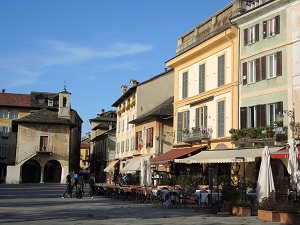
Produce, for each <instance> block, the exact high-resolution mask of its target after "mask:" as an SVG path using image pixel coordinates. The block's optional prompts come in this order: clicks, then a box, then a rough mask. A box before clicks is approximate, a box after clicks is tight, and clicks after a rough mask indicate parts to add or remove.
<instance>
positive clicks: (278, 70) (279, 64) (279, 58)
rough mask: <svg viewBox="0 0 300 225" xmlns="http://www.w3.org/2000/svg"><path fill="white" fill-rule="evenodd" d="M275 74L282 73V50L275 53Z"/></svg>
mask: <svg viewBox="0 0 300 225" xmlns="http://www.w3.org/2000/svg"><path fill="white" fill-rule="evenodd" d="M276 75H277V76H281V75H282V52H277V53H276Z"/></svg>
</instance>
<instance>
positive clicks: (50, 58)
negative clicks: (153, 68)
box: [0, 39, 153, 87]
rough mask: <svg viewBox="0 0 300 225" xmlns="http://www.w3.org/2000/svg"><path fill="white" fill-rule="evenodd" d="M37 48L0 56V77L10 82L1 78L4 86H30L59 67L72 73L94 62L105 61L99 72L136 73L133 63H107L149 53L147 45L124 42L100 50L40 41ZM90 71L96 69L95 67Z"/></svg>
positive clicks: (149, 49) (149, 48)
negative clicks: (69, 69) (68, 69)
mask: <svg viewBox="0 0 300 225" xmlns="http://www.w3.org/2000/svg"><path fill="white" fill-rule="evenodd" d="M38 44H40V45H41V46H39V45H38V46H37V47H36V45H37V44H36V42H35V46H34V47H32V46H30V47H29V50H28V51H23V52H17V53H10V54H4V53H3V52H2V53H1V55H0V73H1V74H6V76H8V77H13V78H14V79H13V80H12V79H4V78H1V79H0V81H1V82H3V83H4V85H5V86H7V87H8V86H10V87H16V86H19V85H28V84H34V83H35V82H37V81H38V79H39V77H40V76H42V75H43V74H44V73H45V72H46V71H51V70H52V69H53V68H55V69H56V70H60V69H61V67H62V66H73V67H74V68H73V69H74V70H76V67H77V66H79V64H89V63H91V62H92V61H94V60H98V59H105V60H108V62H107V64H105V65H104V66H103V67H102V68H101V69H100V67H98V69H99V70H102V71H103V70H106V71H108V70H115V69H128V70H136V69H137V67H136V66H135V65H134V64H133V63H129V62H121V63H115V62H113V63H112V62H109V61H110V60H111V59H114V58H121V57H123V56H134V55H138V54H141V53H144V52H148V51H151V50H152V49H153V47H152V46H151V45H145V44H140V43H124V42H116V43H113V44H110V45H107V46H104V47H102V48H95V47H90V46H81V45H76V44H70V43H65V42H61V41H57V40H53V39H47V40H43V41H41V42H39V43H38ZM121 60H122V59H121ZM98 65H99V63H98ZM93 67H96V68H97V66H93ZM93 73H95V71H94V72H93ZM94 79H96V77H95V76H93V77H90V80H94Z"/></svg>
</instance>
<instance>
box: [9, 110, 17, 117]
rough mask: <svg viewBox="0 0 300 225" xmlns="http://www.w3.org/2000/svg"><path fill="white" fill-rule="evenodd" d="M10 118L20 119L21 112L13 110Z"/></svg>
mask: <svg viewBox="0 0 300 225" xmlns="http://www.w3.org/2000/svg"><path fill="white" fill-rule="evenodd" d="M9 118H10V119H18V118H19V111H18V110H15V109H14V110H11V111H10V112H9Z"/></svg>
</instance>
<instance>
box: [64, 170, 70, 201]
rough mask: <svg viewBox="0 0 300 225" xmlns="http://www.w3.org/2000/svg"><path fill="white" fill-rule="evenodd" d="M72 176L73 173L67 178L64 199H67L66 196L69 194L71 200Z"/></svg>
mask: <svg viewBox="0 0 300 225" xmlns="http://www.w3.org/2000/svg"><path fill="white" fill-rule="evenodd" d="M71 174H72V171H70V172H69V174H68V175H67V176H66V188H65V192H64V193H63V195H62V198H65V195H66V194H67V193H68V197H69V198H70V192H71Z"/></svg>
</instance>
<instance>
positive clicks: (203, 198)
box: [195, 190, 222, 205]
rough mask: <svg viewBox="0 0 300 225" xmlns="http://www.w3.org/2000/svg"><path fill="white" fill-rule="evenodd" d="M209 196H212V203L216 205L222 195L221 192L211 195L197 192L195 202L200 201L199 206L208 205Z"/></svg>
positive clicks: (208, 192) (206, 192)
mask: <svg viewBox="0 0 300 225" xmlns="http://www.w3.org/2000/svg"><path fill="white" fill-rule="evenodd" d="M209 196H212V203H213V204H214V203H216V202H218V201H220V200H221V197H222V193H220V192H219V193H218V192H212V193H210V191H200V190H196V192H195V200H196V201H198V204H199V205H203V204H206V205H208V199H209ZM218 196H219V198H218Z"/></svg>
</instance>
